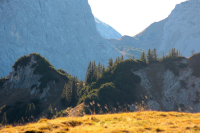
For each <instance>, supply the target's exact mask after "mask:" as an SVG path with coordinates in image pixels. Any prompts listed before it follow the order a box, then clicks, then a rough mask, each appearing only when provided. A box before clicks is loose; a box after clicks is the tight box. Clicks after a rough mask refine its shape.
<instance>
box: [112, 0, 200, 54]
mask: <svg viewBox="0 0 200 133" xmlns="http://www.w3.org/2000/svg"><path fill="white" fill-rule="evenodd" d="M199 16H200V1H199V0H188V1H186V2H182V3H181V4H178V5H177V6H176V7H175V9H174V10H173V11H172V12H171V14H170V15H169V16H168V17H167V18H166V19H164V20H162V21H160V22H155V23H153V24H151V25H150V26H149V27H147V28H146V29H145V30H144V31H142V32H141V33H139V34H138V35H136V36H134V37H127V36H124V37H122V38H121V39H119V40H110V42H111V43H112V44H113V45H114V46H115V47H116V48H119V47H129V49H131V48H140V49H143V50H144V51H147V50H148V49H149V48H151V49H154V48H156V49H157V51H158V54H159V55H160V56H162V53H163V51H164V52H165V55H166V54H168V51H169V50H170V49H172V48H176V49H180V51H181V52H182V54H183V56H185V57H190V56H191V55H192V53H191V51H193V50H194V51H195V53H197V52H200V23H199V21H200V18H199ZM130 47H131V48H130ZM128 53H129V54H130V52H128Z"/></svg>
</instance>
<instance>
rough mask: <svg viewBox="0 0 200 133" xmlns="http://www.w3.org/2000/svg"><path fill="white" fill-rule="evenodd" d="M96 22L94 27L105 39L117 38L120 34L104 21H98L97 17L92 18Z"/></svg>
mask: <svg viewBox="0 0 200 133" xmlns="http://www.w3.org/2000/svg"><path fill="white" fill-rule="evenodd" d="M94 19H95V22H96V28H97V30H98V31H99V33H100V34H101V36H102V37H103V38H105V39H119V38H121V37H122V35H121V34H120V33H119V32H117V31H116V30H115V29H113V28H112V27H111V26H109V25H107V24H106V23H104V22H102V21H100V20H99V19H98V18H96V17H95V18H94Z"/></svg>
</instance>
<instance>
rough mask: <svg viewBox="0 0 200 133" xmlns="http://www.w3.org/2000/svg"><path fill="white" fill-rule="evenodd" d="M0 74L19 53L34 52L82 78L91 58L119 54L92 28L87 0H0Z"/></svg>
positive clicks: (7, 69)
mask: <svg viewBox="0 0 200 133" xmlns="http://www.w3.org/2000/svg"><path fill="white" fill-rule="evenodd" d="M0 47H1V49H0V66H1V68H0V76H4V77H5V76H7V75H8V74H9V72H11V68H10V66H12V65H13V64H14V61H15V60H17V59H18V58H19V57H21V56H23V55H28V54H30V53H33V52H36V53H40V54H41V55H42V56H44V57H46V58H47V59H48V60H49V61H50V62H51V63H52V64H53V65H54V66H55V68H57V69H58V68H62V69H64V70H66V71H67V72H69V73H71V74H72V75H76V76H78V77H79V78H80V79H84V75H85V73H86V68H87V65H88V63H89V61H91V60H96V62H98V61H101V62H102V63H104V64H107V61H108V59H109V58H110V57H117V56H118V55H120V54H119V53H118V52H117V51H116V50H115V49H114V48H113V46H111V45H110V44H109V43H108V42H107V41H106V40H105V39H103V38H102V37H101V36H100V34H99V33H98V31H97V30H96V26H95V21H94V17H93V15H92V13H91V9H90V6H89V4H88V1H87V0H63V1H55V0H48V1H46V0H40V1H35V0H29V1H21V0H9V1H4V0H3V1H0Z"/></svg>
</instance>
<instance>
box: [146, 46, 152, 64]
mask: <svg viewBox="0 0 200 133" xmlns="http://www.w3.org/2000/svg"><path fill="white" fill-rule="evenodd" d="M147 60H148V62H149V63H150V62H152V55H151V49H149V50H148V53H147Z"/></svg>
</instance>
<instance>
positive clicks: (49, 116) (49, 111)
mask: <svg viewBox="0 0 200 133" xmlns="http://www.w3.org/2000/svg"><path fill="white" fill-rule="evenodd" d="M52 117H53V108H52V106H51V103H50V105H49V108H48V114H47V118H48V119H51V118H52Z"/></svg>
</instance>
